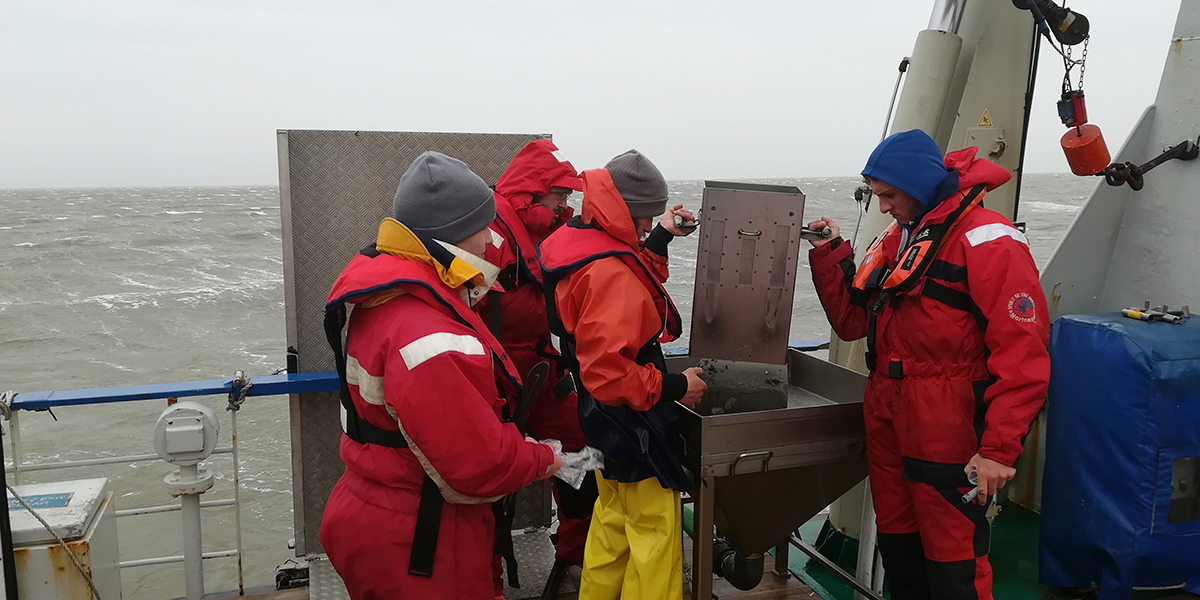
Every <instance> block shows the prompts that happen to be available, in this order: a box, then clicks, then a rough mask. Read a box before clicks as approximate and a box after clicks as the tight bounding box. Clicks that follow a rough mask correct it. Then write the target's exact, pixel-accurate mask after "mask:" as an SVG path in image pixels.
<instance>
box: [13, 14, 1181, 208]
mask: <svg viewBox="0 0 1200 600" xmlns="http://www.w3.org/2000/svg"><path fill="white" fill-rule="evenodd" d="M974 1H989V2H1005V3H1007V2H1009V0H974ZM1179 2H1180V0H1144V1H1138V2H1130V1H1128V0H1075V1H1074V2H1071V6H1072V7H1073V8H1075V9H1077V10H1079V11H1080V12H1083V13H1084V14H1086V15H1087V16H1088V17H1089V18H1090V20H1091V23H1092V35H1093V39H1092V41H1091V46H1090V53H1089V59H1088V66H1087V79H1086V86H1085V87H1086V90H1087V95H1088V114H1089V117H1090V118H1091V121H1092V122H1093V123H1096V124H1098V125H1100V127H1101V128H1102V129H1103V131H1104V135H1105V138H1106V140H1107V141H1108V145H1109V148H1110V149H1111V150H1112V151H1113V152H1114V153H1115V152H1116V150H1117V149H1118V148H1119V147H1120V145H1121V143H1122V142H1123V141H1124V139H1125V137H1126V136H1127V135H1128V133H1129V131H1130V129H1131V128H1132V126H1133V125H1134V123H1135V121H1136V119H1137V118H1138V117H1139V116H1140V114H1141V113H1142V111H1143V109H1144V108H1145V107H1146V106H1147V105H1148V104H1150V103H1151V102H1153V100H1154V95H1155V92H1156V90H1157V88H1158V80H1159V77H1160V75H1161V71H1162V64H1163V60H1164V59H1165V57H1166V54H1167V50H1168V46H1169V42H1170V35H1171V32H1172V30H1173V27H1174V21H1175V16H1176V13H1177V12H1178V10H1179ZM932 5H933V2H932V1H931V0H858V1H850V0H840V1H836V0H835V1H822V2H816V1H800V0H788V1H784V0H778V1H766V0H761V1H756V0H741V1H729V0H725V1H722V2H711V1H706V0H693V1H687V2H684V1H653V0H642V1H638V0H615V1H609V2H604V3H599V2H570V1H561V0H560V1H559V2H550V1H532V0H510V1H499V0H474V1H458V0H439V1H435V2H420V3H417V2H411V1H406V0H393V1H383V0H381V1H341V2H325V1H308V0H259V1H246V0H204V1H193V2H185V1H182V0H179V1H166V2H164V1H162V0H153V1H141V0H105V1H96V0H29V1H22V0H0V7H2V9H0V187H5V188H12V187H81V186H127V185H128V186H140V185H239V184H276V183H277V182H278V172H277V166H276V154H275V130H276V129H360V130H403V131H470V132H502V133H512V132H531V133H553V134H554V136H555V141H556V142H557V143H558V144H559V146H560V147H561V148H562V149H563V150H564V151H565V152H566V154H567V156H568V158H570V159H571V161H572V162H573V163H574V164H575V165H576V166H577V167H579V168H581V169H582V168H593V167H596V166H600V165H602V164H603V163H604V162H605V161H606V160H607V159H608V158H610V157H611V156H613V155H615V154H617V153H619V152H622V151H624V150H626V149H629V148H631V147H636V148H638V149H639V150H641V151H642V152H644V153H646V154H647V155H648V156H650V157H651V158H652V159H653V160H654V161H655V162H656V163H658V165H659V166H660V167H661V168H662V170H663V172H664V173H665V174H666V176H667V177H668V178H669V179H689V178H702V177H711V178H717V177H736V178H753V177H803V176H826V175H828V176H845V175H853V174H855V173H857V172H858V171H859V169H860V168H861V166H862V163H863V162H864V161H865V159H866V155H867V154H868V153H869V152H870V149H871V148H872V147H873V146H874V143H875V142H876V141H877V140H878V136H879V132H880V130H881V128H882V125H883V118H884V115H885V113H886V110H887V102H888V100H889V98H890V94H891V90H892V84H893V82H894V78H895V72H896V64H897V63H898V62H899V59H900V58H901V57H902V56H905V55H908V54H910V53H911V52H912V47H913V43H914V41H915V40H916V35H917V33H918V31H920V30H921V29H924V28H925V26H926V25H927V23H928V22H929V15H930V12H931V8H932ZM1047 52H1048V49H1045V48H1044V49H1043V61H1042V64H1041V70H1040V71H1041V72H1040V74H1039V94H1038V96H1037V98H1036V100H1035V115H1034V117H1033V121H1032V124H1031V130H1032V134H1031V138H1030V143H1029V147H1028V153H1027V162H1026V166H1027V169H1028V170H1029V171H1031V172H1046V171H1051V172H1065V171H1067V170H1068V169H1067V165H1066V162H1065V160H1064V159H1063V157H1062V151H1061V149H1060V148H1059V146H1058V138H1059V136H1061V135H1062V132H1063V131H1064V129H1063V127H1062V125H1061V124H1060V123H1059V121H1058V117H1057V114H1056V112H1055V108H1054V102H1055V100H1057V95H1058V87H1059V85H1060V81H1061V76H1062V72H1061V71H1062V63H1061V60H1057V56H1056V55H1053V54H1047Z"/></svg>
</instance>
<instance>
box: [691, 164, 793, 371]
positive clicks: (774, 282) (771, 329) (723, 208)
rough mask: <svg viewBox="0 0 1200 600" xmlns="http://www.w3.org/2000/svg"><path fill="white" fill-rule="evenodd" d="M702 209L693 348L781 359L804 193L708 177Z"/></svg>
mask: <svg viewBox="0 0 1200 600" xmlns="http://www.w3.org/2000/svg"><path fill="white" fill-rule="evenodd" d="M701 215H702V217H701V219H700V231H699V234H700V240H699V251H698V253H697V257H696V289H695V294H694V298H693V306H692V328H691V336H690V342H689V353H690V354H691V355H692V356H699V357H706V358H721V359H726V360H740V361H752V362H760V363H772V364H783V363H784V361H785V360H786V357H787V344H788V332H789V329H790V327H791V323H792V291H793V289H794V288H795V283H796V263H797V256H798V254H799V251H800V230H801V228H802V227H803V219H804V193H803V192H801V191H800V188H797V187H795V186H784V185H761V184H753V183H730V182H720V181H706V182H704V201H703V207H702V209H701Z"/></svg>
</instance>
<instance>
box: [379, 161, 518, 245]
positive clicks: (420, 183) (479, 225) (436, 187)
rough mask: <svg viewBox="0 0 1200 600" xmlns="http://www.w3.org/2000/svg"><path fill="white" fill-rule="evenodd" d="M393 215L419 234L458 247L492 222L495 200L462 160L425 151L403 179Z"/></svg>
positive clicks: (494, 212) (393, 201)
mask: <svg viewBox="0 0 1200 600" xmlns="http://www.w3.org/2000/svg"><path fill="white" fill-rule="evenodd" d="M392 216H393V217H395V218H396V220H397V221H400V222H401V223H403V224H404V225H405V226H406V227H408V228H409V229H411V230H413V231H414V232H416V233H419V234H422V235H427V236H429V237H431V238H433V239H435V240H441V241H443V242H447V243H450V244H457V243H459V242H461V241H463V240H465V239H467V238H469V237H471V236H472V235H475V234H476V233H479V232H480V231H482V230H483V229H484V228H486V227H487V226H488V225H490V224H491V223H492V221H493V220H494V219H495V218H496V198H495V196H493V195H492V190H491V189H489V188H488V186H487V184H486V183H484V182H483V179H480V177H479V176H478V175H476V174H475V173H473V172H471V169H468V168H467V165H465V164H463V162H462V161H461V160H458V159H456V158H451V157H449V156H446V155H445V154H442V153H440V152H426V153H424V154H422V155H420V156H418V157H417V159H416V160H414V161H413V163H412V165H410V166H409V167H408V170H407V171H405V172H404V175H401V176H400V185H399V186H398V187H397V188H396V198H395V199H394V200H392Z"/></svg>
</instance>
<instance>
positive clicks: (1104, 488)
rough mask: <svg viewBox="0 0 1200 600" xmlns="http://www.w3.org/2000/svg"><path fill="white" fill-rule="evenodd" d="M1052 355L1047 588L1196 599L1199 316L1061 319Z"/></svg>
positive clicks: (1199, 586)
mask: <svg viewBox="0 0 1200 600" xmlns="http://www.w3.org/2000/svg"><path fill="white" fill-rule="evenodd" d="M1050 358H1051V365H1052V366H1051V376H1050V392H1049V397H1048V398H1047V411H1048V414H1047V422H1046V426H1047V430H1046V470H1045V479H1044V481H1043V494H1042V519H1041V575H1042V583H1044V584H1046V585H1053V586H1063V587H1087V586H1089V585H1091V584H1092V583H1096V584H1098V585H1099V587H1100V593H1099V600H1116V599H1118V598H1129V594H1130V592H1131V589H1132V588H1133V587H1135V586H1137V587H1158V586H1174V585H1180V584H1183V585H1184V586H1185V589H1187V590H1188V591H1190V592H1193V593H1196V592H1200V488H1198V487H1197V486H1198V485H1200V481H1198V480H1197V476H1200V317H1197V318H1193V319H1191V320H1189V321H1188V322H1187V323H1185V324H1183V325H1174V324H1169V323H1163V322H1154V323H1147V322H1143V321H1136V320H1133V319H1130V318H1127V317H1123V316H1121V315H1120V314H1100V315H1079V316H1068V317H1063V318H1061V319H1059V320H1058V321H1056V322H1055V323H1054V326H1053V329H1052V330H1051V335H1050Z"/></svg>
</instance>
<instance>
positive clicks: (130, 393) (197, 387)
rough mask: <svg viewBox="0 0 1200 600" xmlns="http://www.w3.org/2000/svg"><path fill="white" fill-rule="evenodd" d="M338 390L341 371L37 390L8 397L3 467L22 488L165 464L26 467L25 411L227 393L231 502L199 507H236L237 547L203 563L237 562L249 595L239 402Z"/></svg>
mask: <svg viewBox="0 0 1200 600" xmlns="http://www.w3.org/2000/svg"><path fill="white" fill-rule="evenodd" d="M338 388H339V384H338V378H337V373H336V372H334V371H326V372H321V373H301V374H296V375H292V374H283V375H267V376H261V377H256V378H254V379H250V378H248V377H245V376H244V375H242V373H241V372H240V371H239V372H238V373H237V375H235V376H234V377H231V378H229V379H215V380H208V381H194V382H185V383H174V384H162V385H143V386H133V387H118V388H99V389H91V390H73V391H67V392H55V391H50V392H33V393H26V394H14V395H10V396H5V397H6V398H10V400H9V402H8V403H7V404H0V415H2V416H4V417H5V418H7V420H8V422H9V431H10V434H9V436H8V437H9V443H10V445H11V448H12V466H6V467H5V473H6V474H7V473H12V475H13V483H14V484H16V485H20V484H21V480H22V476H23V474H24V473H29V472H34V471H49V470H56V469H68V468H77V467H94V466H101V465H112V464H128V463H138V462H151V461H159V460H162V459H161V458H160V457H159V456H158V454H132V455H125V456H110V457H104V458H89V459H78V460H65V461H58V462H44V463H27V462H24V461H23V457H24V454H23V451H22V445H21V419H20V413H21V411H48V410H50V409H53V408H59V407H65V406H84V405H94V404H112V403H120V402H133V401H139V400H156V399H167V400H168V402H171V401H173V400H176V399H178V398H183V397H193V396H211V395H225V396H227V397H228V398H229V405H228V406H227V410H229V413H230V445H229V446H226V447H221V448H217V449H215V450H214V451H213V454H231V455H232V458H233V496H234V497H233V498H226V499H222V500H207V501H203V502H200V507H201V508H217V507H228V506H232V507H233V508H234V532H235V539H236V544H235V546H236V547H235V548H234V549H232V550H218V551H214V552H204V553H202V559H214V558H228V557H236V558H237V578H238V594H239V595H244V594H245V577H244V574H243V571H242V566H243V564H242V557H243V555H244V553H243V546H242V522H241V478H240V473H241V464H240V461H239V460H238V435H237V414H238V411H239V409H240V408H241V404H242V403H243V402H244V401H245V400H246V398H247V397H248V396H274V395H284V394H298V393H309V392H327V391H335V390H337V389H338ZM179 510H182V501H181V502H180V503H179V504H165V505H159V506H146V507H140V508H131V509H124V510H118V511H116V516H117V517H119V518H127V517H137V516H144V515H151V514H159V513H166V512H174V511H179ZM184 560H185V558H184V556H183V555H170V556H153V557H148V558H139V559H133V560H122V561H120V562H119V563H118V564H119V567H120V568H121V569H128V568H134V567H145V566H151V565H161V564H169V563H181V562H184Z"/></svg>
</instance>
